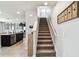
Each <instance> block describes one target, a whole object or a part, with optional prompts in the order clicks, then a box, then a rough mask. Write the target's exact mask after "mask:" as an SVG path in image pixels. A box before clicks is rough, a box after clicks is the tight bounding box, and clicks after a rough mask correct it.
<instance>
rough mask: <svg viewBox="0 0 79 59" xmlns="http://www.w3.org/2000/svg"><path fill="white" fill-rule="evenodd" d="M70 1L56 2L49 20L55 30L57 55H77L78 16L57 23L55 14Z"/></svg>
mask: <svg viewBox="0 0 79 59" xmlns="http://www.w3.org/2000/svg"><path fill="white" fill-rule="evenodd" d="M71 3H72V1H62V2H58V3H57V4H56V6H55V7H54V9H53V12H52V20H51V22H52V24H53V26H54V28H55V30H56V32H57V39H56V40H55V41H56V49H57V50H56V51H57V56H63V57H64V56H65V57H71V56H73V57H77V56H78V57H79V46H78V45H79V18H75V19H73V20H70V21H68V22H64V23H62V24H57V15H58V14H59V13H61V11H63V10H64V9H65V8H66V7H67V6H68V5H69V4H71Z"/></svg>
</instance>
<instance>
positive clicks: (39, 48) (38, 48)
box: [37, 46, 54, 50]
mask: <svg viewBox="0 0 79 59" xmlns="http://www.w3.org/2000/svg"><path fill="white" fill-rule="evenodd" d="M41 49H45V50H46V49H47V50H48V49H54V46H52V47H51V46H49V47H37V50H41Z"/></svg>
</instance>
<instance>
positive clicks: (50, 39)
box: [38, 38, 51, 40]
mask: <svg viewBox="0 0 79 59" xmlns="http://www.w3.org/2000/svg"><path fill="white" fill-rule="evenodd" d="M38 40H51V39H48V38H38Z"/></svg>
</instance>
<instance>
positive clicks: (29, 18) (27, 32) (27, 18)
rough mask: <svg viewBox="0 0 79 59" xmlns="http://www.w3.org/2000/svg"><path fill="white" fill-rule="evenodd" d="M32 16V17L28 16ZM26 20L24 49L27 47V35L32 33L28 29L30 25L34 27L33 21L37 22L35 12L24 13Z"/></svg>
mask: <svg viewBox="0 0 79 59" xmlns="http://www.w3.org/2000/svg"><path fill="white" fill-rule="evenodd" d="M30 14H32V15H33V16H29V15H30ZM25 20H26V39H24V46H25V49H27V47H28V34H29V33H31V32H32V29H30V28H29V26H30V25H33V26H34V23H35V21H36V20H37V11H36V10H28V11H26V13H25Z"/></svg>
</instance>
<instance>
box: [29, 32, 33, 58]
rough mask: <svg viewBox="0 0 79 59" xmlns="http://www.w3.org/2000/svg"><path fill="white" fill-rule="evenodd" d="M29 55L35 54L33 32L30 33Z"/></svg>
mask: <svg viewBox="0 0 79 59" xmlns="http://www.w3.org/2000/svg"><path fill="white" fill-rule="evenodd" d="M28 56H29V57H31V56H33V32H31V33H30V34H29V35H28Z"/></svg>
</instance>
